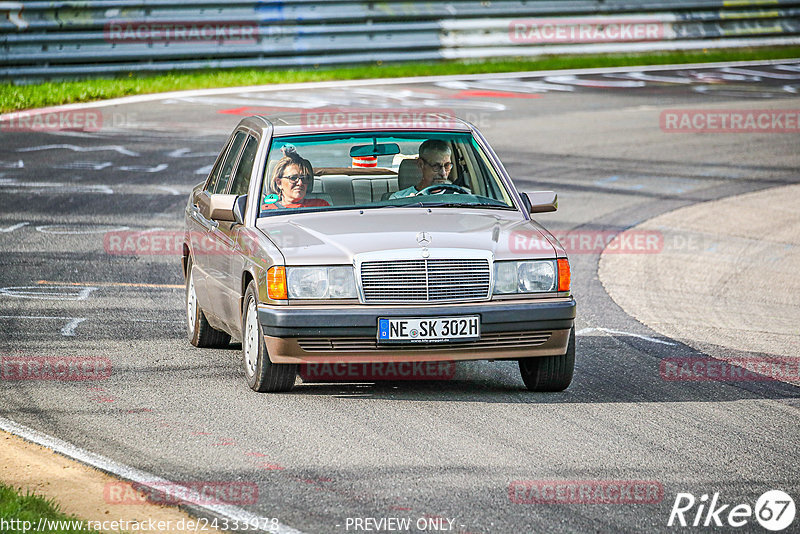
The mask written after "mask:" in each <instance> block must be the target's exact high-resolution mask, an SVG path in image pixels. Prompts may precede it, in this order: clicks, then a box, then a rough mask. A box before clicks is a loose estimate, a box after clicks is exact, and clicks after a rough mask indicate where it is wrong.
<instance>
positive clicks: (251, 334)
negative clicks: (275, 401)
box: [242, 282, 297, 393]
mask: <svg viewBox="0 0 800 534" xmlns="http://www.w3.org/2000/svg"><path fill="white" fill-rule="evenodd" d="M257 295H258V292H257V291H256V285H255V283H254V282H250V284H249V285H248V286H247V291H246V292H245V294H244V310H243V311H244V313H242V332H243V336H242V337H243V338H244V339H243V340H242V356H243V360H244V374H245V376H246V377H247V384H248V385H249V386H250V388H251V389H252V390H253V391H258V392H260V393H265V392H268V391H272V392H276V391H290V390H291V389H292V388H293V387H294V381H295V378H296V376H297V365H295V364H284V363H272V362H271V361H270V360H269V354H268V353H267V347H266V346H265V345H264V335H263V333H262V330H261V322H260V321H259V320H258V297H257Z"/></svg>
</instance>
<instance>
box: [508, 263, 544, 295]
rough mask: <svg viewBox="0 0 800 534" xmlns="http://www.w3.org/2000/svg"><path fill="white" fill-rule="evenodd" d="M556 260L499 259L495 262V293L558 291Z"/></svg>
mask: <svg viewBox="0 0 800 534" xmlns="http://www.w3.org/2000/svg"><path fill="white" fill-rule="evenodd" d="M557 272H558V271H557V267H556V262H555V260H545V261H541V260H540V261H498V262H495V264H494V294H495V295H509V294H513V293H543V292H547V291H556V280H557V278H556V273H557Z"/></svg>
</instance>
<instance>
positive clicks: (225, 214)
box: [203, 194, 238, 222]
mask: <svg viewBox="0 0 800 534" xmlns="http://www.w3.org/2000/svg"><path fill="white" fill-rule="evenodd" d="M236 199H237V196H236V195H220V194H217V195H211V196H210V197H209V200H208V213H207V214H205V213H203V216H204V217H205V218H206V219H211V220H212V221H227V222H238V221H237V220H236V215H234V213H233V210H234V207H235V206H236Z"/></svg>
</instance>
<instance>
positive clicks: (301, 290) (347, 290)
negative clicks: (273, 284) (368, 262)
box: [286, 266, 358, 300]
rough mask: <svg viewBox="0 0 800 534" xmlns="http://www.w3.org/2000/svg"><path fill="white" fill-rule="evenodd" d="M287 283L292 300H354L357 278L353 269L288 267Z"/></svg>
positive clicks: (356, 296)
mask: <svg viewBox="0 0 800 534" xmlns="http://www.w3.org/2000/svg"><path fill="white" fill-rule="evenodd" d="M286 282H287V286H288V289H289V298H290V299H315V300H316V299H354V298H358V293H357V292H356V278H355V274H354V272H353V268H352V267H349V266H336V267H287V268H286Z"/></svg>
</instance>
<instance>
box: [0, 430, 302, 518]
mask: <svg viewBox="0 0 800 534" xmlns="http://www.w3.org/2000/svg"><path fill="white" fill-rule="evenodd" d="M0 430H4V431H6V432H9V433H11V434H14V435H15V436H19V437H21V438H22V439H24V440H27V441H30V442H33V443H36V444H37V445H41V446H42V447H46V448H48V449H50V450H52V451H54V452H57V453H58V454H61V455H62V456H66V457H67V458H71V459H73V460H76V461H78V462H81V463H82V464H86V465H89V466H92V467H94V468H96V469H99V470H100V471H104V472H106V473H109V474H111V475H114V476H116V477H119V478H121V479H123V480H128V481H130V482H135V483H137V484H141V485H142V486H147V487H149V488H152V489H153V490H154V491H156V492H159V488H164V487H165V485H169V484H173V485H174V483H172V482H171V481H169V480H166V479H164V478H161V477H157V476H155V475H151V474H150V473H147V472H146V471H140V470H139V469H136V468H133V467H129V466H127V465H124V464H120V463H117V462H115V461H114V460H111V459H110V458H106V457H105V456H101V455H99V454H95V453H93V452H89V451H87V450H84V449H81V448H79V447H76V446H75V445H72V444H71V443H67V442H66V441H63V440H60V439H58V438H56V437H53V436H48V435H47V434H43V433H41V432H39V431H37V430H33V429H32V428H28V427H26V426H23V425H20V424H18V423H15V422H14V421H11V420H10V419H6V418H5V417H0ZM185 508H188V509H189V510H202V511H205V512H209V513H210V514H212V515H215V516H218V517H223V518H228V519H230V520H231V521H239V522H240V523H247V524H251V525H255V524H256V521H259V520H260V518H261V517H263V514H262V515H257V514H254V513H251V512H248V511H247V510H244V509H242V508H239V507H237V506H231V505H222V504H218V505H200V504H191V505H189V506H186V507H185ZM271 532H276V533H278V534H303V533H302V532H300V531H299V530H296V529H293V528H292V527H289V526H287V525H283V524H281V523H278V528H277V529H276V530H272V531H271Z"/></svg>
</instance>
